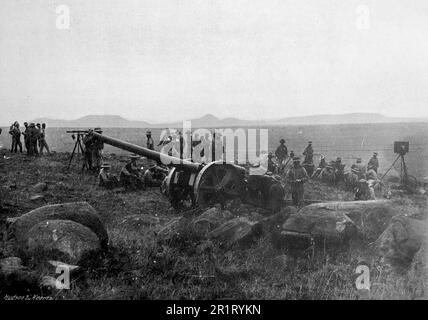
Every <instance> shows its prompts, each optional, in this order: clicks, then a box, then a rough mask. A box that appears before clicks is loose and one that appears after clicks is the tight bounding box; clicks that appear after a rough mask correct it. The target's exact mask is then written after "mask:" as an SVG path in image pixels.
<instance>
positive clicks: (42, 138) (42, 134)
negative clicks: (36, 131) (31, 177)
mask: <svg viewBox="0 0 428 320" xmlns="http://www.w3.org/2000/svg"><path fill="white" fill-rule="evenodd" d="M39 147H40V154H43V149H46V151H47V152H48V154H49V153H50V150H49V146H48V144H47V142H46V127H45V126H44V125H42V128H41V129H40V137H39Z"/></svg>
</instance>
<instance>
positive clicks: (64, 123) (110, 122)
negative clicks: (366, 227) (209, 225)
mask: <svg viewBox="0 0 428 320" xmlns="http://www.w3.org/2000/svg"><path fill="white" fill-rule="evenodd" d="M190 120H191V122H192V127H193V128H213V127H217V128H221V127H249V126H281V125H314V124H315V125H316V124H326V125H328V124H361V123H397V122H428V118H394V117H387V116H384V115H382V114H377V113H347V114H324V115H312V116H303V117H288V118H282V119H278V120H275V119H270V120H242V119H237V118H223V119H220V118H217V117H216V116H214V115H212V114H207V115H205V116H203V117H200V118H195V119H190ZM32 122H35V123H37V122H39V123H43V122H44V123H46V124H47V125H48V126H49V127H67V128H93V127H97V126H100V127H104V128H167V127H170V128H180V127H181V126H182V122H181V121H180V122H174V123H157V124H151V123H148V122H145V121H133V120H128V119H125V118H123V117H121V116H117V115H89V116H85V117H82V118H79V119H76V120H55V119H48V118H39V119H34V120H33V121H32Z"/></svg>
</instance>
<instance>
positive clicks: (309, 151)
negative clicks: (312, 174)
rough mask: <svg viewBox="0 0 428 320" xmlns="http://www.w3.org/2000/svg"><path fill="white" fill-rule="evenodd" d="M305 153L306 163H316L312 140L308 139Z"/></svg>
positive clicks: (304, 161)
mask: <svg viewBox="0 0 428 320" xmlns="http://www.w3.org/2000/svg"><path fill="white" fill-rule="evenodd" d="M303 155H304V156H305V159H304V160H303V163H305V164H313V163H314V160H313V159H314V149H313V148H312V141H308V145H307V146H306V148H305V150H304V151H303Z"/></svg>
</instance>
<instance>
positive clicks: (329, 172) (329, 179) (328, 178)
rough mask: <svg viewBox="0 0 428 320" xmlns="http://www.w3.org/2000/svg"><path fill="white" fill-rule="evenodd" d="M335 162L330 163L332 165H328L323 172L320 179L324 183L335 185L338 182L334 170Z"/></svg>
mask: <svg viewBox="0 0 428 320" xmlns="http://www.w3.org/2000/svg"><path fill="white" fill-rule="evenodd" d="M333 165H334V161H330V164H328V165H326V166H325V168H324V169H322V170H321V173H320V174H319V178H320V180H321V181H322V182H326V183H330V184H334V183H335V181H336V173H335V171H334V168H333Z"/></svg>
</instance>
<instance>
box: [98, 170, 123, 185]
mask: <svg viewBox="0 0 428 320" xmlns="http://www.w3.org/2000/svg"><path fill="white" fill-rule="evenodd" d="M98 181H99V183H98V185H99V186H100V187H103V188H107V189H113V188H116V187H117V186H118V185H119V181H118V180H117V178H116V177H115V176H114V175H112V174H111V173H110V165H108V164H103V165H102V166H101V170H100V173H99V175H98Z"/></svg>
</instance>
